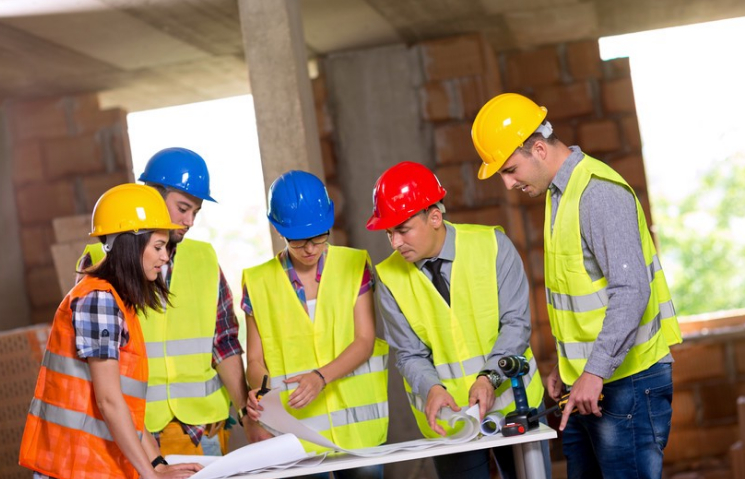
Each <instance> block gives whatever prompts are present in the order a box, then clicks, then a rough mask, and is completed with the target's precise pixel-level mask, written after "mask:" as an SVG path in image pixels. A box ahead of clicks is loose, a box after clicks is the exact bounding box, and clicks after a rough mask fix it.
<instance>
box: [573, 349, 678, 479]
mask: <svg viewBox="0 0 745 479" xmlns="http://www.w3.org/2000/svg"><path fill="white" fill-rule="evenodd" d="M603 395H604V396H605V397H604V399H603V402H602V414H603V415H602V416H601V417H596V416H594V415H592V414H590V415H587V416H582V415H579V414H574V415H572V416H570V418H569V422H568V423H567V426H566V429H564V434H563V439H562V443H563V450H564V455H565V456H566V458H567V470H568V476H569V479H582V478H587V479H595V478H598V477H602V478H604V479H616V478H617V479H641V478H645V479H646V478H660V477H661V476H662V452H663V450H664V449H665V446H666V445H667V439H668V436H669V435H670V421H671V418H672V413H673V410H672V406H671V404H672V401H673V369H672V364H670V363H657V364H655V365H654V366H652V367H650V368H649V369H647V370H646V371H642V372H640V373H637V374H634V375H632V376H629V377H627V378H624V379H619V380H618V381H613V382H612V383H608V384H606V385H604V386H603Z"/></svg>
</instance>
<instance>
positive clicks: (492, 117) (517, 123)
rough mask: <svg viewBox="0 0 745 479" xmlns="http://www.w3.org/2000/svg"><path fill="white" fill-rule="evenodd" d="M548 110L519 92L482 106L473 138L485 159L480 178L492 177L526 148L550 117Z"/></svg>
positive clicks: (498, 97)
mask: <svg viewBox="0 0 745 479" xmlns="http://www.w3.org/2000/svg"><path fill="white" fill-rule="evenodd" d="M547 113H548V110H547V109H546V107H543V106H538V105H536V104H535V103H534V102H533V101H532V100H530V99H529V98H526V97H524V96H522V95H518V94H517V93H503V94H501V95H498V96H495V97H494V98H492V99H491V100H489V101H488V102H487V103H486V105H484V106H483V107H481V110H479V114H478V115H476V119H475V120H474V121H473V127H472V128H471V139H472V140H473V146H475V147H476V151H477V152H478V153H479V156H480V157H481V159H482V160H483V162H484V163H483V164H482V165H481V168H480V169H479V179H480V180H484V179H486V178H489V177H490V176H492V175H493V174H494V173H496V172H497V171H499V169H500V168H501V167H502V165H504V162H505V161H507V158H509V157H510V155H512V153H514V152H515V150H516V149H517V148H519V147H520V146H522V144H523V143H524V142H525V140H527V139H528V137H530V135H532V134H533V133H534V132H535V131H536V129H538V127H539V126H540V125H541V123H542V122H543V120H544V119H545V118H546V114H547Z"/></svg>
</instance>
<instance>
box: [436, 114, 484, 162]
mask: <svg viewBox="0 0 745 479" xmlns="http://www.w3.org/2000/svg"><path fill="white" fill-rule="evenodd" d="M434 137H435V159H436V161H437V164H438V165H442V164H447V163H461V162H465V161H469V162H478V163H479V164H480V163H481V159H480V158H479V155H478V153H477V152H476V149H475V148H474V146H473V142H472V141H471V124H470V123H448V124H444V125H438V126H436V127H435V128H434Z"/></svg>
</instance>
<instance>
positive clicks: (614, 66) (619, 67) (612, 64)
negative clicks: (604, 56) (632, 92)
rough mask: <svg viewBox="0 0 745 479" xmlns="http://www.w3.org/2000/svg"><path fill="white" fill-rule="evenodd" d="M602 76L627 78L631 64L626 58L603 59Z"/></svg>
mask: <svg viewBox="0 0 745 479" xmlns="http://www.w3.org/2000/svg"><path fill="white" fill-rule="evenodd" d="M602 67H603V77H604V78H607V79H609V80H610V79H615V78H629V77H630V76H631V64H630V63H629V59H628V58H614V59H612V60H608V61H604V62H603V64H602Z"/></svg>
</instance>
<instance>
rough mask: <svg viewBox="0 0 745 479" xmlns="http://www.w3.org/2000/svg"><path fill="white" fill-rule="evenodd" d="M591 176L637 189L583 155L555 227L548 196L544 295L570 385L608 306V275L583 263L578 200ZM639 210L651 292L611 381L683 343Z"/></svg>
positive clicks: (564, 377) (562, 368)
mask: <svg viewBox="0 0 745 479" xmlns="http://www.w3.org/2000/svg"><path fill="white" fill-rule="evenodd" d="M592 177H596V178H600V179H603V180H608V181H612V182H614V183H617V184H619V185H621V186H623V187H624V188H626V189H627V190H629V192H631V194H634V190H633V189H632V188H631V187H630V186H629V185H628V183H626V181H624V179H623V178H622V177H621V176H620V175H619V174H618V173H616V172H615V171H613V170H612V169H611V168H610V167H609V166H607V165H606V164H604V163H602V162H601V161H598V160H596V159H594V158H592V157H589V156H587V155H585V157H584V158H583V159H582V161H580V162H579V163H578V164H577V166H576V167H575V169H574V171H573V172H572V176H571V177H570V179H569V183H568V185H567V187H566V191H565V192H564V194H563V195H562V197H561V202H560V203H559V208H558V211H557V213H556V219H555V220H554V227H553V233H552V232H551V195H546V220H545V225H544V248H545V268H546V277H545V281H546V297H547V303H548V313H549V319H550V321H551V330H552V332H553V334H554V336H555V337H556V348H557V351H558V356H559V373H560V374H561V379H562V381H564V383H565V384H567V385H572V384H574V382H575V381H576V380H577V379H578V378H579V376H580V375H581V374H582V372H583V371H584V369H585V364H586V363H587V359H588V358H589V357H590V354H591V353H592V347H593V343H594V342H595V340H596V339H597V337H598V334H600V330H601V329H602V327H603V321H604V320H605V310H606V308H607V306H608V292H607V290H606V288H607V286H608V280H607V279H606V278H600V279H598V280H596V281H593V280H592V278H591V277H590V275H589V274H587V271H586V270H585V266H584V258H583V254H582V235H581V233H580V217H579V204H580V198H581V197H582V193H583V192H584V190H585V188H586V187H587V185H588V183H589V182H590V179H591V178H592ZM634 199H635V200H636V215H637V220H638V226H639V235H640V237H641V242H642V251H643V253H644V261H645V262H646V265H647V276H648V277H649V284H650V289H651V294H650V297H649V302H648V304H647V309H646V310H645V311H644V314H643V315H642V317H641V318H640V319H639V329H638V330H637V333H636V341H635V343H634V346H633V347H632V348H631V349H630V351H629V352H628V354H627V355H626V358H625V359H624V361H623V362H622V363H621V365H620V366H619V367H618V368H616V370H615V372H614V373H613V375H612V376H611V377H610V378H608V379H605V380H604V382H605V383H608V382H611V381H615V380H617V379H621V378H624V377H627V376H631V375H632V374H635V373H638V372H640V371H644V370H646V369H647V368H649V367H650V366H652V365H653V364H655V363H656V362H657V361H659V360H660V359H661V358H663V357H664V356H666V355H667V354H668V353H669V352H670V348H669V345H672V344H677V343H680V342H682V339H681V335H680V329H679V327H678V320H677V318H676V315H675V308H674V307H673V303H672V300H671V298H670V291H669V289H668V287H667V281H666V280H665V274H664V273H663V271H662V266H661V265H660V261H659V259H658V257H657V250H656V249H655V246H654V243H653V242H652V237H651V236H650V234H649V229H648V228H647V221H646V219H645V217H644V212H643V210H642V207H641V205H640V204H639V201H638V200H637V199H636V195H634Z"/></svg>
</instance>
